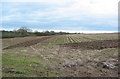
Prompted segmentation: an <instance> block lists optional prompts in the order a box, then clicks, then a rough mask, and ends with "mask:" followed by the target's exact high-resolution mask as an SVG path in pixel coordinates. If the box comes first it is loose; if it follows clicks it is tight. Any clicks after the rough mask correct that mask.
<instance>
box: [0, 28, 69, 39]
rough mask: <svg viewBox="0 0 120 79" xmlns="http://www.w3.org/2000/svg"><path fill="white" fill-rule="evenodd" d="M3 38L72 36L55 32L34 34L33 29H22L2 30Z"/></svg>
mask: <svg viewBox="0 0 120 79" xmlns="http://www.w3.org/2000/svg"><path fill="white" fill-rule="evenodd" d="M0 32H2V38H14V37H25V36H49V35H63V34H70V33H68V32H55V31H43V32H38V31H35V32H32V30H31V29H28V28H26V27H21V28H20V29H17V30H13V31H5V30H1V31H0Z"/></svg>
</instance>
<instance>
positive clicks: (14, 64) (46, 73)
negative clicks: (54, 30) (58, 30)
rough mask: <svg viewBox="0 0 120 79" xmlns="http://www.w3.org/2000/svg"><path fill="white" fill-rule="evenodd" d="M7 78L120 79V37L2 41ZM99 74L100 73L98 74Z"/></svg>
mask: <svg viewBox="0 0 120 79" xmlns="http://www.w3.org/2000/svg"><path fill="white" fill-rule="evenodd" d="M2 41H3V42H2V43H3V44H2V49H3V51H2V72H3V73H2V75H3V77H99V76H102V77H117V76H118V43H119V42H118V34H115V33H113V34H71V35H70V34H69V35H55V36H30V37H20V38H9V39H2ZM96 72H97V73H96Z"/></svg>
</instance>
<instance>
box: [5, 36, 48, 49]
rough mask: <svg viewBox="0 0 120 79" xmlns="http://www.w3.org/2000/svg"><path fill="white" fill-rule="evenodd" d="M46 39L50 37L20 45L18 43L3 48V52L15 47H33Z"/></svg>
mask: <svg viewBox="0 0 120 79" xmlns="http://www.w3.org/2000/svg"><path fill="white" fill-rule="evenodd" d="M48 38H50V37H43V38H39V39H35V40H30V41H25V42H22V43H18V44H16V45H11V46H8V47H6V48H3V50H6V49H13V48H17V47H28V46H31V45H35V44H37V43H39V42H42V41H44V40H47V39H48Z"/></svg>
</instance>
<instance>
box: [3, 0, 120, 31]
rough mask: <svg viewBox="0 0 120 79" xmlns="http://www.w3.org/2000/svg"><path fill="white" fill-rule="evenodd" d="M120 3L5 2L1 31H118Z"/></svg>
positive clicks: (96, 0)
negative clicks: (119, 5)
mask: <svg viewBox="0 0 120 79" xmlns="http://www.w3.org/2000/svg"><path fill="white" fill-rule="evenodd" d="M118 1H119V0H23V1H22V0H3V1H2V3H1V4H2V27H1V29H7V30H13V29H18V28H20V27H28V28H31V29H33V30H38V31H42V30H55V31H69V32H81V31H89V32H93V31H95V32H97V31H99V32H103V31H111V32H112V31H117V30H118Z"/></svg>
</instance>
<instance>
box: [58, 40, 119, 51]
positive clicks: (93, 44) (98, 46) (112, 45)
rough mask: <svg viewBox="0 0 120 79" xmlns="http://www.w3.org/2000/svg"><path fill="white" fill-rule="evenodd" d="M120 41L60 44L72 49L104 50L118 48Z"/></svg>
mask: <svg viewBox="0 0 120 79" xmlns="http://www.w3.org/2000/svg"><path fill="white" fill-rule="evenodd" d="M119 42H120V40H103V41H92V42H89V41H88V42H80V43H66V44H60V46H63V47H72V48H77V49H78V48H79V49H84V50H85V49H98V50H100V49H104V48H117V47H118V43H119Z"/></svg>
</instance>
